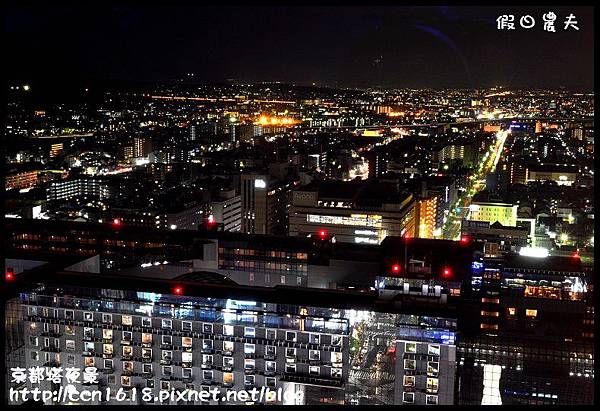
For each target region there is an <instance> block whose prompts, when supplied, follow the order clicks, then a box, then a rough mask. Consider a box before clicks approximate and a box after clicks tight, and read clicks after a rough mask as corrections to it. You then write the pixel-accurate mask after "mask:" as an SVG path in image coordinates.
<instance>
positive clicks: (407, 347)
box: [404, 342, 417, 353]
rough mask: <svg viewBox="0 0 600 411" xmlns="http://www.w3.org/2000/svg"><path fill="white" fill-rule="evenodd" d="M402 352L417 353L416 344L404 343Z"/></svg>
mask: <svg viewBox="0 0 600 411" xmlns="http://www.w3.org/2000/svg"><path fill="white" fill-rule="evenodd" d="M404 351H405V352H409V353H416V352H417V344H416V343H413V342H407V343H404Z"/></svg>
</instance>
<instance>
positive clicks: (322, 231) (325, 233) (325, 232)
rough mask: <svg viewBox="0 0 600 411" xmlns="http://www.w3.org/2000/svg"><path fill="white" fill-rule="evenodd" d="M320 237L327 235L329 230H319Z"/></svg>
mask: <svg viewBox="0 0 600 411" xmlns="http://www.w3.org/2000/svg"><path fill="white" fill-rule="evenodd" d="M319 237H321V238H325V237H327V231H326V230H320V231H319Z"/></svg>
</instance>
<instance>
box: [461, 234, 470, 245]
mask: <svg viewBox="0 0 600 411" xmlns="http://www.w3.org/2000/svg"><path fill="white" fill-rule="evenodd" d="M460 242H461V244H467V243H468V242H469V237H467V236H464V235H463V236H462V237H460Z"/></svg>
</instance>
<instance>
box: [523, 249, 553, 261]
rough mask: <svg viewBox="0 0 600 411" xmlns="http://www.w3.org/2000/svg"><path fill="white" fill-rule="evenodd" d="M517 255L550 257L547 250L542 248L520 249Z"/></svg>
mask: <svg viewBox="0 0 600 411" xmlns="http://www.w3.org/2000/svg"><path fill="white" fill-rule="evenodd" d="M519 255H522V256H524V257H535V258H545V257H548V255H550V253H549V251H548V249H547V248H544V247H521V249H520V250H519Z"/></svg>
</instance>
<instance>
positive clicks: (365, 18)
mask: <svg viewBox="0 0 600 411" xmlns="http://www.w3.org/2000/svg"><path fill="white" fill-rule="evenodd" d="M548 11H553V12H554V13H556V15H557V16H558V18H557V21H556V29H557V32H556V33H548V32H545V31H544V30H543V29H542V26H543V22H542V15H543V14H544V13H546V12H548ZM570 13H573V14H575V16H576V17H577V21H578V25H579V28H580V30H579V31H574V30H571V31H565V30H563V26H564V23H563V22H564V19H565V18H566V16H567V15H568V14H570ZM501 14H514V15H515V17H516V24H517V29H516V30H515V31H499V30H497V28H496V18H497V17H498V16H499V15H501ZM524 14H530V15H532V16H533V17H534V18H535V20H536V26H535V27H534V28H532V29H529V30H526V29H523V28H520V27H519V23H518V20H519V18H520V17H521V16H522V15H524ZM593 24H594V21H593V9H592V8H591V7H587V8H580V7H541V8H531V7H529V8H515V7H505V8H498V7H480V8H470V7H456V8H453V7H385V8H384V7H375V6H374V7H368V8H366V7H364V8H363V7H343V8H335V7H327V8H325V7H281V8H275V7H264V8H241V7H222V8H216V7H192V6H186V5H177V6H158V5H153V6H142V5H129V6H119V7H117V6H104V7H101V6H93V7H50V6H42V5H39V6H13V7H10V8H8V9H7V13H6V14H5V21H4V30H5V35H6V37H5V38H6V40H7V41H6V45H7V51H6V54H5V56H7V58H6V59H4V65H5V66H7V68H8V72H9V78H10V79H12V80H19V81H68V80H70V79H71V80H73V79H120V80H169V79H172V78H175V77H177V76H180V75H181V74H183V73H186V72H194V73H195V78H196V79H197V80H198V81H206V82H213V81H222V80H225V79H228V78H233V79H235V80H238V81H248V82H251V81H282V82H289V83H297V84H311V83H313V82H314V83H317V84H319V85H326V86H340V87H368V86H383V87H434V88H438V87H482V86H492V85H503V86H507V87H560V86H564V87H568V88H575V89H590V88H592V87H593V84H594V83H593Z"/></svg>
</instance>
